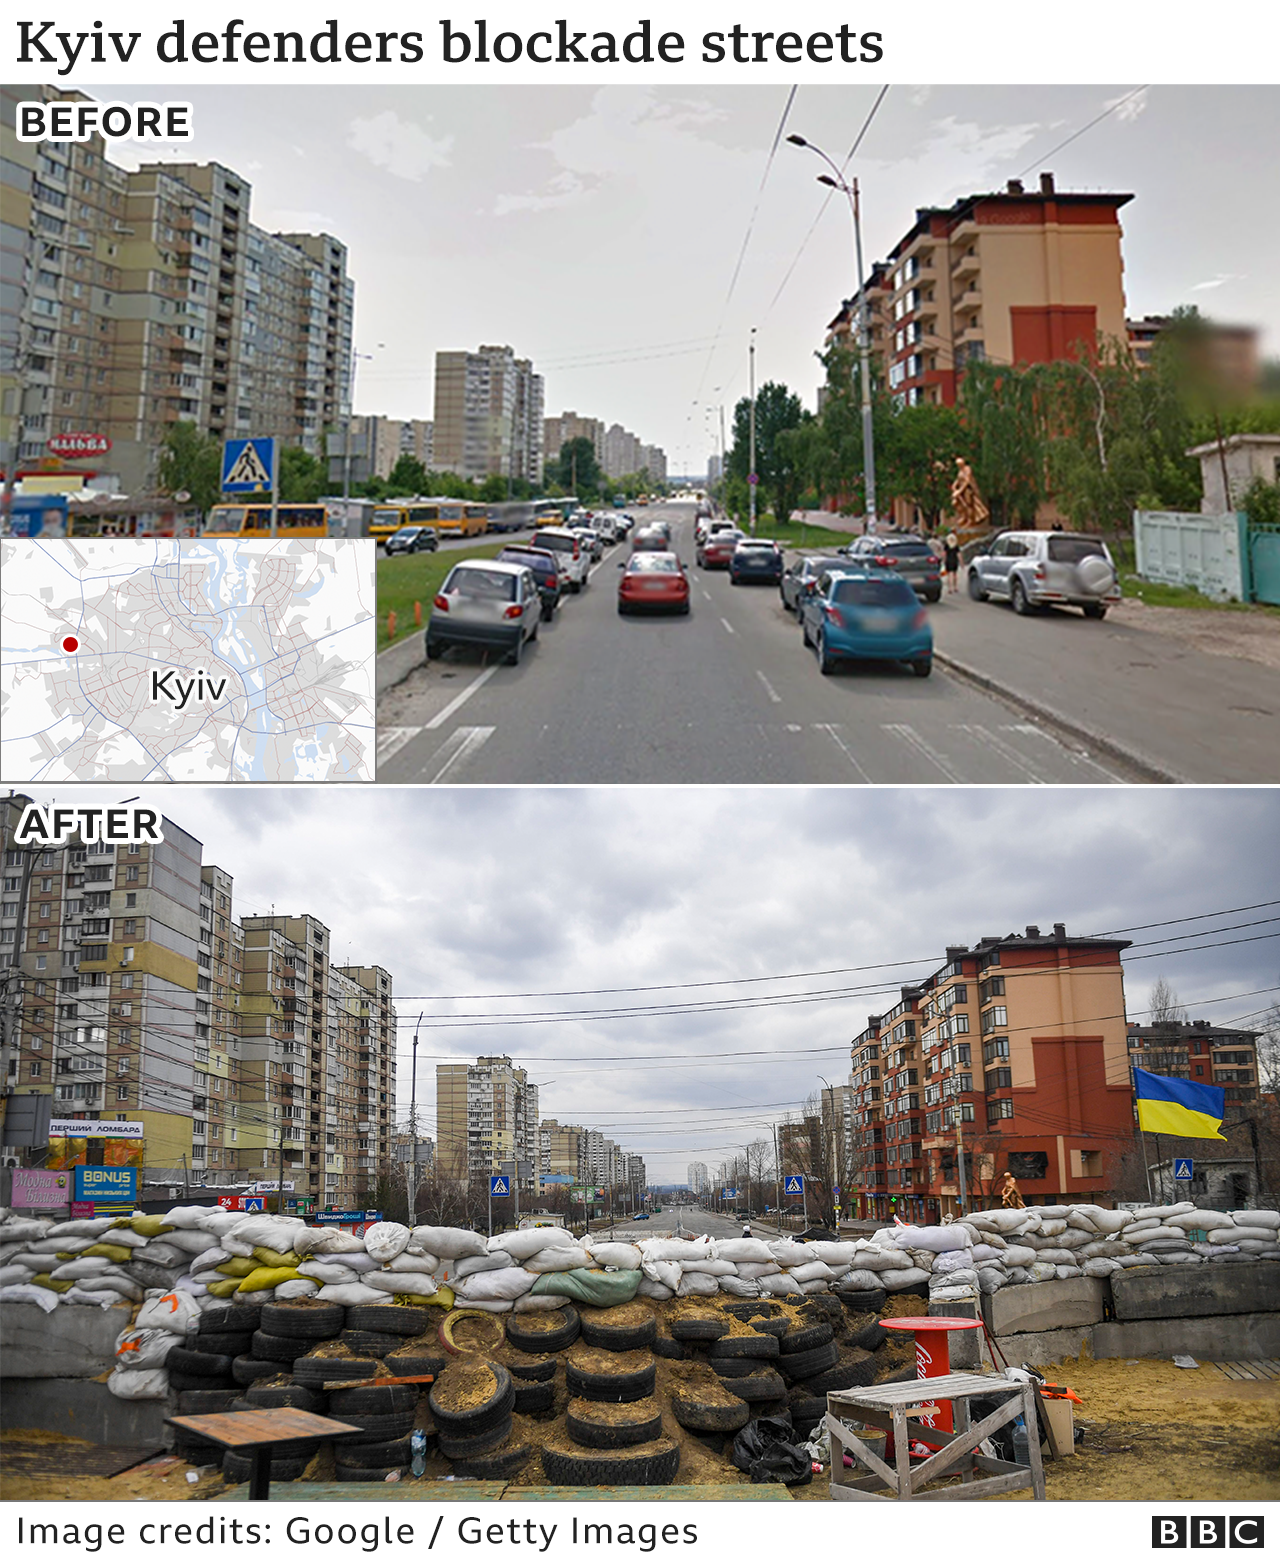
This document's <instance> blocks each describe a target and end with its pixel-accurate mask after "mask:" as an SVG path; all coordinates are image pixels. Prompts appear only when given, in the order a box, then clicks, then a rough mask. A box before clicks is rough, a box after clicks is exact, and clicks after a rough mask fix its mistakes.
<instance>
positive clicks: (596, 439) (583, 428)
mask: <svg viewBox="0 0 1280 1558" xmlns="http://www.w3.org/2000/svg"><path fill="white" fill-rule="evenodd" d="M542 429H543V433H542V448H543V454H544V456H545V458H546V459H547V460H555V459H558V458H559V455H560V451H561V449H563V448H564V446H565V445H566V444H567V443H569V442H570V440H571V439H574V438H589V439H590V440H591V447H592V448H593V449H594V450H595V454H596V459H597V461H603V459H604V423H603V422H601V421H600V420H599V418H598V417H580V416H579V415H578V413H577V412H576V411H562V412H561V413H560V415H559V416H558V417H547V418H546V419H545V421H544V422H543V424H542Z"/></svg>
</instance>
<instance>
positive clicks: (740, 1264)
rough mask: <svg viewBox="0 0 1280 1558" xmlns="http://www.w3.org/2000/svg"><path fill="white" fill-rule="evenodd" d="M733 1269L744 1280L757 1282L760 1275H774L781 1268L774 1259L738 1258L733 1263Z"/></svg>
mask: <svg viewBox="0 0 1280 1558" xmlns="http://www.w3.org/2000/svg"><path fill="white" fill-rule="evenodd" d="M734 1270H735V1271H736V1272H737V1273H738V1275H739V1276H740V1277H743V1278H745V1280H746V1281H748V1282H752V1281H756V1282H758V1281H759V1280H760V1278H761V1277H776V1276H777V1274H778V1273H779V1272H780V1271H781V1270H782V1267H781V1266H779V1265H778V1263H777V1261H776V1260H768V1261H758V1260H740V1261H736V1262H735V1263H734Z"/></svg>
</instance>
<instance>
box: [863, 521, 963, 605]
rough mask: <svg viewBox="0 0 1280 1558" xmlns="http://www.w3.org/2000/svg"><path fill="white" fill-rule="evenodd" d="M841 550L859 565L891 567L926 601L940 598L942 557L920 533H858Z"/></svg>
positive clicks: (874, 567)
mask: <svg viewBox="0 0 1280 1558" xmlns="http://www.w3.org/2000/svg"><path fill="white" fill-rule="evenodd" d="M844 551H845V555H846V556H847V557H848V558H849V560H850V562H852V563H856V564H857V566H858V567H859V568H867V569H870V570H871V571H872V572H874V571H876V570H877V569H880V568H884V569H890V568H892V569H893V571H894V572H895V573H896V574H897V575H898V577H899V578H900V579H905V580H906V581H907V583H908V584H909V585H910V586H911V588H912V589H913V590H914V591H915V592H916V594H917V595H921V596H923V597H924V599H925V600H927V601H937V600H940V599H941V598H942V559H941V558H940V557H939V556H938V554H937V552H935V551H934V549H933V548H932V547H931V546H930V545H929V543H928V542H927V541H926V540H924V538H923V537H922V536H859V537H858V539H857V540H856V541H851V542H850V543H849V545H848V546H847V547H845V549H844Z"/></svg>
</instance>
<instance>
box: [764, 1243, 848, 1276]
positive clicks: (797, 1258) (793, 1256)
mask: <svg viewBox="0 0 1280 1558" xmlns="http://www.w3.org/2000/svg"><path fill="white" fill-rule="evenodd" d="M769 1254H770V1256H771V1257H772V1259H773V1261H774V1263H775V1264H776V1265H777V1266H778V1268H779V1269H780V1270H782V1271H789V1270H790V1269H791V1267H792V1266H807V1265H808V1264H809V1262H810V1261H812V1260H820V1259H821V1256H814V1255H812V1254H810V1251H809V1246H808V1245H807V1244H797V1243H796V1242H795V1241H794V1239H775V1240H774V1241H773V1243H772V1244H770V1246H769ZM851 1258H852V1257H851Z"/></svg>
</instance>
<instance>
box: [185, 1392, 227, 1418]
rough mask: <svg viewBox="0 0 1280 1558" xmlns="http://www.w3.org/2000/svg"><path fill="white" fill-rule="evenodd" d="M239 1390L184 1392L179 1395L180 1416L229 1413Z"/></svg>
mask: <svg viewBox="0 0 1280 1558" xmlns="http://www.w3.org/2000/svg"><path fill="white" fill-rule="evenodd" d="M239 1394H240V1392H239V1391H238V1390H184V1391H181V1392H180V1393H179V1395H178V1415H179V1416H180V1417H199V1416H201V1415H202V1414H203V1413H205V1412H229V1411H230V1410H231V1403H232V1402H233V1401H234V1400H235V1399H236V1397H237V1396H238V1395H239Z"/></svg>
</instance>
